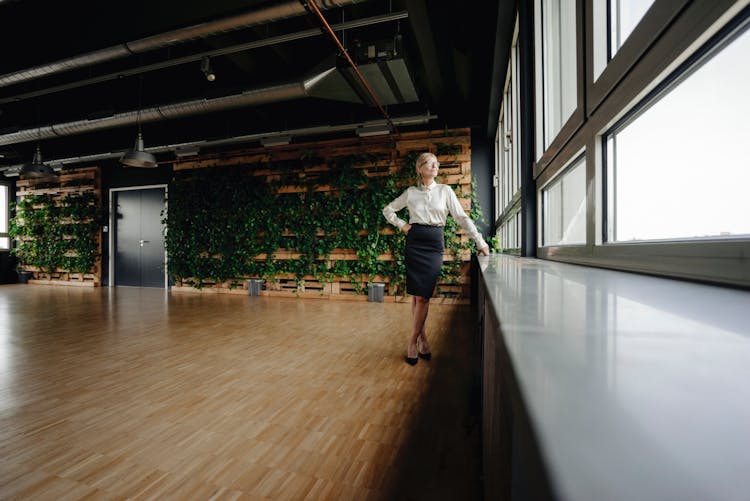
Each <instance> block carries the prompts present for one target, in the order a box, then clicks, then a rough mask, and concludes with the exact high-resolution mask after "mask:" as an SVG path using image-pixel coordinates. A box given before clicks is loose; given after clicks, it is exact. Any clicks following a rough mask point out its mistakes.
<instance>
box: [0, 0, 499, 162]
mask: <svg viewBox="0 0 750 501" xmlns="http://www.w3.org/2000/svg"><path fill="white" fill-rule="evenodd" d="M285 3H288V2H286V1H285V0H279V1H276V2H262V1H258V0H245V1H237V0H235V1H232V0H211V1H199V0H151V1H127V2H124V1H111V2H102V1H93V0H78V1H68V2H60V1H35V0H0V27H1V29H0V47H2V58H0V82H2V79H3V76H8V75H11V74H14V73H16V72H19V71H21V70H26V69H29V68H34V67H38V66H45V65H49V64H50V63H55V62H57V61H61V60H66V59H69V58H73V57H75V56H79V55H82V54H86V53H91V52H93V51H97V50H101V49H107V48H110V47H115V46H121V45H122V44H124V43H126V42H132V41H136V40H140V39H143V38H145V37H150V36H154V35H159V34H162V33H165V32H169V31H172V30H176V29H179V28H184V27H188V26H194V25H197V24H200V23H207V22H214V21H216V20H221V19H225V18H229V17H232V16H236V15H239V14H243V13H247V12H251V11H257V10H258V9H262V8H265V7H268V6H274V5H279V4H285ZM324 3H326V2H323V1H320V2H319V4H324ZM328 3H331V2H328ZM333 3H335V2H333ZM497 4H498V2H491V1H490V2H472V3H471V8H467V7H464V6H463V5H466V4H465V3H464V4H460V5H462V6H459V4H452V3H448V2H437V1H429V0H367V1H362V0H359V1H358V2H356V3H351V4H350V5H347V6H344V7H330V8H328V9H325V10H322V12H323V15H324V16H325V17H326V19H327V20H328V22H329V23H330V24H337V23H342V22H351V21H355V20H360V19H368V18H376V17H378V16H384V15H389V14H391V15H393V14H398V13H402V12H403V13H405V15H406V17H404V18H402V19H400V20H389V21H385V22H378V23H373V24H369V25H367V26H362V27H356V28H348V29H346V30H344V31H337V32H336V34H337V35H338V36H339V38H340V39H342V41H343V42H344V43H345V46H346V48H347V50H348V51H349V53H350V54H351V55H352V56H354V58H355V60H356V61H357V63H358V64H367V63H368V62H373V59H369V58H368V56H367V47H368V46H375V48H376V50H377V52H380V50H381V49H386V50H391V49H392V48H393V46H394V40H397V36H398V35H400V37H399V38H398V42H395V43H396V44H397V45H396V47H399V46H400V47H401V48H402V50H398V51H397V56H400V55H401V54H402V55H403V61H404V64H405V66H406V68H408V73H409V75H410V77H411V80H412V81H413V84H414V88H415V90H416V94H417V96H418V98H419V99H418V101H415V102H405V103H395V104H391V105H388V106H387V108H386V109H387V112H388V113H389V115H391V116H392V117H399V116H407V115H418V114H422V115H424V114H426V113H427V112H429V113H431V114H435V115H437V116H438V118H437V119H436V120H433V121H432V122H431V123H430V126H432V127H443V126H447V127H465V126H475V127H479V128H481V127H483V126H486V124H487V116H488V115H487V113H488V105H489V95H490V80H491V79H492V58H493V51H495V50H497V48H496V47H495V42H496V41H495V33H496V25H497V12H498V5H497ZM310 29H316V30H319V29H320V24H319V22H318V20H317V19H316V17H315V16H314V15H313V14H312V13H310V12H306V13H305V12H303V13H301V14H300V15H296V16H293V17H288V18H286V19H283V20H278V21H273V22H266V23H262V24H259V25H256V26H253V27H249V28H244V29H237V30H232V31H227V32H223V33H220V34H216V35H212V36H206V37H204V38H199V39H194V40H191V41H187V42H181V43H175V44H171V45H168V46H165V47H162V48H158V49H154V50H148V51H145V52H137V53H134V54H128V55H126V56H123V57H118V58H116V59H112V60H110V61H106V62H100V63H97V64H88V65H84V66H83V67H80V68H76V69H72V70H68V71H60V72H56V73H54V74H50V75H46V76H44V77H41V78H33V79H29V78H27V79H25V80H24V81H22V82H18V83H14V84H10V85H8V84H5V85H2V86H0V167H5V168H7V167H8V166H10V165H17V164H19V163H23V162H25V161H28V159H30V157H31V155H32V152H33V149H34V148H35V146H36V144H37V140H36V139H28V138H26V139H24V140H23V141H19V140H15V139H8V138H12V134H14V133H17V132H18V131H28V130H32V129H37V130H38V128H39V127H45V126H49V125H55V124H61V123H67V122H74V121H80V120H86V119H88V120H95V119H101V118H103V117H112V116H116V115H118V114H123V113H127V112H135V111H137V110H138V109H139V107H140V108H141V109H148V108H152V107H156V106H163V105H166V104H170V103H180V102H184V101H191V100H199V99H213V98H219V97H222V96H228V95H233V94H238V93H241V92H243V91H247V90H250V89H258V88H264V87H268V86H271V85H274V84H279V83H286V82H296V81H300V79H302V78H304V77H305V76H307V75H311V74H314V73H315V71H316V70H317V69H319V68H321V67H325V66H326V65H329V66H330V65H335V64H338V65H339V66H343V65H344V64H345V63H344V61H343V58H341V57H337V56H336V54H337V49H336V46H335V45H334V43H333V41H332V40H331V39H330V37H328V36H327V35H325V34H323V33H322V32H321V33H320V34H316V35H315V36H309V37H306V38H301V39H297V40H292V41H284V42H279V43H275V44H271V45H267V46H262V47H258V48H253V49H247V50H243V51H240V52H235V53H232V54H227V55H219V56H214V57H211V58H210V61H211V65H212V67H213V69H214V72H215V74H216V80H215V81H213V82H209V81H208V80H207V79H206V78H205V76H204V74H203V73H202V72H201V69H200V61H196V60H193V61H190V62H185V63H182V64H171V63H170V62H175V61H176V60H179V59H180V58H187V59H190V58H191V57H193V58H194V57H195V55H196V54H203V53H207V52H211V51H217V50H220V49H223V48H226V47H232V46H237V45H240V44H248V43H252V42H256V41H260V40H264V39H267V38H269V37H278V36H283V35H288V34H291V33H297V32H301V31H304V30H310ZM399 53H400V54H399ZM384 57H386V58H392V57H393V56H392V55H386V56H384ZM382 58H383V56H381V55H376V58H375V60H382ZM150 65H156V66H157V67H158V66H166V67H163V68H160V69H151V70H148V71H144V70H142V69H140V68H143V67H148V66H150ZM107 76H111V78H105V77H107ZM95 79H101V80H103V81H98V82H93V81H92V80H95ZM81 83H86V85H81ZM61 86H62V87H68V88H66V89H57V90H55V88H56V87H61ZM381 118H383V117H382V115H381V113H380V112H379V110H378V108H377V107H376V106H372V105H371V104H370V105H368V104H362V103H351V102H341V101H336V100H331V99H323V98H318V97H302V98H295V99H292V100H286V101H281V102H275V103H270V104H256V105H251V106H242V107H238V108H234V109H227V110H223V111H214V112H210V113H199V114H195V115H192V116H185V117H180V118H171V119H161V120H154V121H148V122H144V123H143V133H144V138H145V140H146V146H151V145H166V144H176V143H185V142H191V141H198V140H206V139H208V140H212V139H219V138H224V137H233V136H239V135H244V134H251V133H261V132H266V131H279V130H290V129H297V128H302V127H311V126H319V125H338V124H351V123H358V122H363V121H368V120H376V119H381ZM135 130H136V126H135V125H134V124H132V123H131V124H124V125H120V126H116V127H109V128H104V129H101V130H97V131H89V132H85V133H79V134H73V135H63V136H61V137H50V138H43V139H42V140H41V141H38V142H39V143H40V144H41V147H42V151H43V153H44V157H45V158H46V159H56V158H67V157H73V156H83V155H90V154H97V153H103V152H108V151H119V150H125V149H127V148H128V147H130V146H131V143H132V141H133V138H134V137H135ZM400 130H401V128H400ZM404 130H408V127H404ZM349 134H350V135H351V133H349ZM3 143H5V144H3Z"/></svg>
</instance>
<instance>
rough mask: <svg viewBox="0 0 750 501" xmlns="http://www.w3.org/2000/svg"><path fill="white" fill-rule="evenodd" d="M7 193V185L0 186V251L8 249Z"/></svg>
mask: <svg viewBox="0 0 750 501" xmlns="http://www.w3.org/2000/svg"><path fill="white" fill-rule="evenodd" d="M9 192H10V190H9V189H8V185H7V184H0V250H8V249H10V237H9V236H8V203H9Z"/></svg>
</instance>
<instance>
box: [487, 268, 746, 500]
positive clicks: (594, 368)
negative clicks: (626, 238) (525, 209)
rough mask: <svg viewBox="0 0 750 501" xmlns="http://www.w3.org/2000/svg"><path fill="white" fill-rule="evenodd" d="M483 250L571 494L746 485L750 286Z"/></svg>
mask: <svg viewBox="0 0 750 501" xmlns="http://www.w3.org/2000/svg"><path fill="white" fill-rule="evenodd" d="M479 261H480V268H481V269H482V272H481V273H482V278H483V282H484V287H485V290H486V297H485V300H486V301H487V302H489V303H491V309H492V310H491V311H493V312H494V315H495V317H496V318H497V319H498V321H499V324H500V329H499V332H492V333H491V334H492V335H496V336H499V337H501V339H502V343H498V345H501V346H504V347H505V349H507V351H508V357H509V359H510V364H511V366H512V370H513V371H514V374H515V378H516V380H517V382H518V387H519V389H520V392H521V398H522V399H523V404H524V406H525V407H526V409H527V411H528V415H529V418H530V421H531V423H530V424H531V427H532V430H533V432H534V434H535V437H536V440H537V442H538V445H539V449H540V452H541V454H542V459H543V462H544V464H545V465H546V468H547V474H548V476H549V480H550V482H551V484H552V486H553V489H554V490H555V493H556V494H557V495H558V497H559V498H560V499H570V500H573V499H574V500H600V499H608V500H628V501H629V500H633V499H714V500H739V499H746V496H747V494H748V492H750V476H748V475H747V474H746V469H747V465H748V464H750V291H745V290H738V289H730V288H723V287H719V286H710V285H701V284H697V283H690V282H685V281H678V280H671V279H666V278H657V277H650V276H645V275H639V274H635V273H626V272H618V271H610V270H602V269H596V268H589V267H584V266H577V265H572V264H565V263H559V262H553V261H547V260H541V259H529V258H516V257H512V256H505V255H492V256H490V257H488V258H480V259H479ZM485 321H486V320H485Z"/></svg>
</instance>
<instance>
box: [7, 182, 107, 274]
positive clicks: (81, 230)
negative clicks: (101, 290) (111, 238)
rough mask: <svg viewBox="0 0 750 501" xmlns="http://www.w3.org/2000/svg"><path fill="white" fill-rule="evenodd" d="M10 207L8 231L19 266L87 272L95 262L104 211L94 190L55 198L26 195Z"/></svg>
mask: <svg viewBox="0 0 750 501" xmlns="http://www.w3.org/2000/svg"><path fill="white" fill-rule="evenodd" d="M14 208H15V211H16V215H15V217H14V218H13V219H12V220H11V223H10V231H9V233H10V235H11V236H12V237H14V238H16V239H17V242H16V247H15V248H14V249H13V251H12V252H13V254H15V255H16V256H17V257H18V259H19V263H20V265H21V266H36V267H38V268H39V269H40V270H42V271H43V272H47V273H53V272H55V271H56V270H58V269H61V270H68V271H73V272H78V273H87V272H89V271H90V269H91V268H92V267H93V266H94V265H95V264H96V259H97V257H98V256H99V253H98V250H99V248H98V241H97V233H98V231H99V228H100V227H101V224H102V222H103V221H104V213H103V211H102V209H101V208H100V206H99V201H98V199H97V197H96V195H94V193H92V192H82V193H71V194H69V195H67V196H66V197H64V198H63V199H61V200H58V201H56V200H55V198H54V197H52V196H51V195H48V194H44V195H30V196H27V197H25V198H24V199H23V200H21V201H20V202H18V203H17V204H16V205H15V207H14Z"/></svg>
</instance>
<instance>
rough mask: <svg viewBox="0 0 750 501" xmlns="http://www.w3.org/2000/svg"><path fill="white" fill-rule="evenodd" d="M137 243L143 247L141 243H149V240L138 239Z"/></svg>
mask: <svg viewBox="0 0 750 501" xmlns="http://www.w3.org/2000/svg"><path fill="white" fill-rule="evenodd" d="M138 243H139V244H141V247H143V244H147V243H149V241H148V240H139V241H138Z"/></svg>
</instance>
